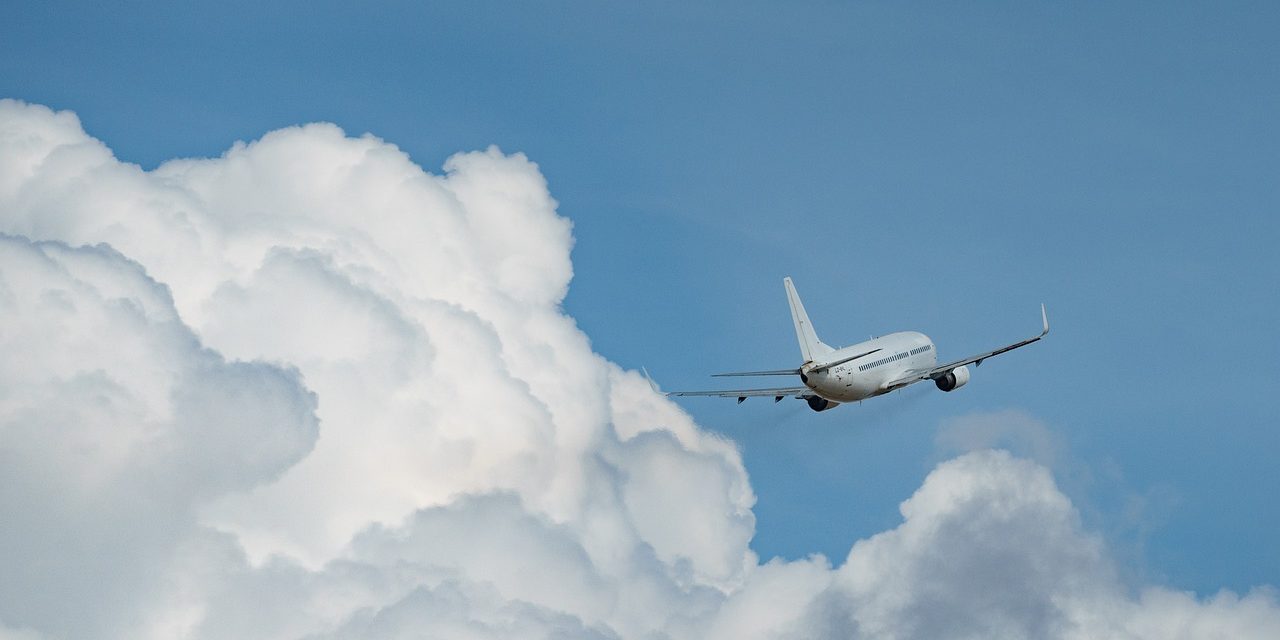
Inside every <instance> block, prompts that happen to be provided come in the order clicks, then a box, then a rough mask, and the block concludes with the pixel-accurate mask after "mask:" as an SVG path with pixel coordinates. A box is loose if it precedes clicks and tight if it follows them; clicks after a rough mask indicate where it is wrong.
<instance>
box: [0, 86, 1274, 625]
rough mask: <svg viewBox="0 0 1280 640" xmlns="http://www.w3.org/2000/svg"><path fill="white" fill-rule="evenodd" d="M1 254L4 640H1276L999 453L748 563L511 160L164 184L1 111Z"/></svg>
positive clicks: (542, 201) (715, 459) (737, 488)
mask: <svg viewBox="0 0 1280 640" xmlns="http://www.w3.org/2000/svg"><path fill="white" fill-rule="evenodd" d="M0 233H4V234H6V235H5V236H3V237H2V238H0V311H3V313H2V314H0V508H2V512H3V513H4V514H5V518H4V523H3V525H0V637H7V636H12V637H23V638H25V637H53V638H63V637H66V638H80V637H130V638H139V637H163V638H170V637H197V638H247V637H261V638H299V637H313V638H360V637H379V638H383V637H390V638H395V637H424V636H426V637H459V638H499V637H502V638H508V637H531V638H544V637H545V638H551V637H555V638H564V637H581V638H661V637H670V638H707V637H710V638H731V637H732V638H743V637H760V638H766V637H814V638H822V637H897V638H914V637H921V638H923V637H993V636H995V637H1107V636H1110V637H1135V638H1142V637H1152V638H1155V637H1161V638H1165V637H1177V636H1176V633H1174V632H1175V631H1176V632H1183V633H1187V634H1190V635H1188V636H1187V637H1210V636H1211V635H1212V634H1213V633H1216V632H1217V631H1218V630H1221V629H1230V630H1232V632H1233V633H1232V637H1248V636H1250V635H1253V636H1256V637H1266V636H1268V635H1270V636H1274V635H1275V634H1276V633H1277V632H1278V631H1280V607H1278V606H1277V603H1276V595H1275V593H1274V592H1273V591H1271V590H1269V589H1265V588H1264V589H1258V590H1255V591H1252V592H1250V593H1249V594H1247V595H1245V596H1243V597H1241V596H1237V595H1235V594H1231V593H1229V592H1224V593H1222V594H1219V595H1217V596H1214V597H1213V598H1210V599H1208V600H1198V599H1196V598H1194V597H1192V596H1189V595H1185V594H1180V593H1175V592H1170V591H1167V590H1163V589H1160V588H1150V589H1146V590H1143V591H1140V592H1138V593H1133V592H1131V590H1130V589H1129V588H1128V587H1126V586H1125V585H1122V584H1121V583H1120V581H1119V580H1118V579H1117V578H1116V577H1115V575H1114V574H1115V571H1114V568H1113V565H1112V561H1111V560H1110V559H1109V556H1108V554H1107V551H1106V549H1105V547H1104V545H1103V544H1102V542H1101V541H1100V540H1099V539H1097V538H1096V537H1095V536H1093V535H1091V534H1089V533H1088V532H1086V531H1084V530H1083V529H1082V528H1081V526H1080V524H1079V519H1078V516H1077V515H1076V511H1075V509H1074V507H1073V506H1072V505H1071V503H1070V501H1069V500H1068V499H1067V498H1066V497H1065V496H1064V495H1063V493H1062V492H1061V491H1059V490H1058V488H1057V486H1056V485H1055V484H1054V481H1053V478H1052V477H1051V475H1050V474H1049V472H1048V471H1047V470H1046V468H1045V467H1043V466H1040V465H1039V464H1037V463H1035V462H1031V461H1027V460H1022V459H1018V458H1015V457H1012V456H1010V455H1009V454H1006V453H1002V452H992V451H989V450H985V449H981V447H979V446H976V445H982V444H984V443H985V444H990V443H989V442H987V441H988V440H990V438H992V437H995V436H998V435H999V434H1000V430H999V429H998V428H996V429H995V430H992V429H990V428H984V427H983V426H982V425H977V426H967V427H965V428H963V429H960V430H957V431H956V433H957V434H958V435H957V436H956V437H957V438H958V440H957V441H956V442H955V443H951V444H952V445H954V446H956V447H958V448H962V449H965V450H968V449H972V448H978V449H979V450H977V451H973V452H971V453H967V454H965V455H962V456H961V457H959V458H956V459H954V460H950V461H948V462H944V463H943V464H942V465H940V466H939V467H938V468H937V469H936V470H935V471H934V472H933V473H932V474H930V476H929V478H928V479H927V480H926V481H925V483H924V485H923V486H922V487H921V489H920V490H919V491H918V492H917V493H916V494H915V495H914V496H912V497H911V498H910V499H908V500H907V501H906V502H904V503H903V507H902V511H903V518H904V519H903V523H902V524H901V525H900V526H899V527H897V528H896V529H893V530H891V531H887V532H884V533H882V534H879V535H877V536H874V537H872V538H870V539H868V540H863V541H859V542H857V543H856V544H853V546H852V549H851V551H850V554H849V556H848V558H846V559H844V561H843V562H842V563H839V564H838V566H832V563H830V562H829V561H828V560H827V559H825V558H822V557H820V556H815V557H813V558H809V559H806V560H800V561H794V562H784V561H780V560H772V561H769V562H765V563H763V564H762V563H760V562H759V559H758V558H757V557H756V556H755V554H754V553H752V552H751V550H750V548H749V546H748V544H749V541H750V538H751V535H752V533H753V531H754V517H753V515H752V512H751V507H752V505H753V503H754V494H753V493H752V490H751V487H750V484H749V482H748V479H747V474H746V472H745V470H744V469H743V466H742V461H741V458H740V456H739V455H738V452H737V450H736V449H735V447H734V445H733V444H732V443H731V442H727V441H725V440H723V439H721V438H719V437H716V436H715V435H713V434H710V433H707V432H705V431H702V430H701V429H699V428H698V427H697V425H695V424H694V423H693V422H692V421H691V420H690V419H689V417H688V416H687V415H686V414H685V413H683V412H682V411H680V409H679V408H678V407H676V406H675V405H673V404H671V403H669V402H667V401H666V400H665V399H664V398H662V397H660V396H658V395H657V394H654V393H653V392H652V391H651V390H650V389H649V387H648V385H647V384H646V383H645V381H644V380H643V378H641V377H640V376H637V375H636V374H635V373H634V372H628V371H624V370H622V369H620V368H619V367H617V366H616V365H614V364H612V363H610V362H608V361H607V360H605V359H604V358H602V357H601V356H599V355H597V354H595V353H594V352H592V350H591V347H590V343H589V340H588V339H587V337H586V336H585V335H583V334H582V332H581V331H579V330H578V329H577V327H576V325H575V324H574V322H573V320H572V318H570V317H568V316H566V315H565V314H564V312H563V311H562V309H561V308H560V306H559V304H560V301H561V300H562V299H563V297H564V295H565V293H566V291H567V288H568V285H569V281H570V278H571V276H572V266H571V264H570V261H569V252H570V249H571V247H572V242H573V238H572V235H571V228H570V224H569V222H568V221H567V220H565V219H564V218H562V217H560V216H559V215H558V214H557V213H556V203H555V201H554V200H553V199H552V197H551V196H550V193H549V191H548V188H547V185H546V183H545V180H544V179H543V178H542V176H541V174H540V173H539V171H538V169H537V166H536V165H534V164H533V163H532V162H530V161H529V160H528V159H527V158H525V157H524V156H523V155H520V154H514V155H508V154H504V153H502V152H500V151H498V150H497V149H489V150H486V151H483V152H475V153H463V154H459V155H457V156H454V157H453V158H451V159H449V160H448V162H446V164H445V166H444V171H443V173H441V174H439V175H434V174H431V173H427V172H426V171H423V170H422V169H421V168H420V167H418V166H417V165H415V164H414V163H413V162H412V161H411V160H410V159H409V158H408V157H407V156H406V155H405V154H404V153H403V152H401V151H400V150H398V149H397V148H395V147H394V146H393V145H391V144H389V143H387V142H385V141H382V140H379V139H377V138H375V137H373V136H368V135H366V136H362V137H359V138H353V137H349V136H347V135H346V134H345V133H343V132H342V131H341V130H340V129H338V128H337V127H335V126H333V125H327V124H313V125H306V126H302V127H294V128H289V129H283V130H280V131H275V132H272V133H269V134H267V135H266V136H264V137H262V138H261V139H260V140H257V141H254V142H251V143H247V144H246V143H237V144H235V145H234V146H233V147H231V149H230V150H228V151H227V152H226V153H225V154H223V155H222V156H221V157H218V158H211V159H192V160H174V161H171V162H168V163H166V164H164V165H162V166H160V167H158V168H157V169H155V170H154V171H143V170H141V169H140V168H138V167H136V166H134V165H130V164H127V163H123V162H120V161H119V160H117V159H116V158H114V157H113V155H112V153H111V151H110V150H109V149H108V148H107V147H106V146H105V145H103V144H102V143H101V142H99V141H97V140H95V139H93V138H91V137H90V136H88V135H87V134H86V133H85V132H84V131H83V130H82V129H81V127H80V124H79V121H78V120H77V118H76V117H75V116H74V114H71V113H68V112H60V113H59V112H53V111H51V110H49V109H47V108H45V107H41V106H38V105H29V104H24V103H20V102H16V101H3V102H0ZM961 432H963V433H961ZM1032 448H1033V449H1035V447H1032ZM69 612H74V613H69Z"/></svg>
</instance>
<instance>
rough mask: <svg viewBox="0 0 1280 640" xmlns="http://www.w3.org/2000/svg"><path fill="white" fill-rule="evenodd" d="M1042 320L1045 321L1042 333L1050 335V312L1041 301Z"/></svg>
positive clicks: (1042, 334)
mask: <svg viewBox="0 0 1280 640" xmlns="http://www.w3.org/2000/svg"><path fill="white" fill-rule="evenodd" d="M1040 320H1041V321H1043V322H1044V331H1042V332H1041V333H1040V335H1041V336H1046V335H1049V312H1047V311H1045V309H1044V303H1043V302H1041V303H1040Z"/></svg>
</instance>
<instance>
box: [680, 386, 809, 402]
mask: <svg viewBox="0 0 1280 640" xmlns="http://www.w3.org/2000/svg"><path fill="white" fill-rule="evenodd" d="M667 395H669V396H712V397H717V398H737V399H738V402H739V403H741V402H742V401H743V400H746V399H747V398H756V397H761V396H764V397H772V398H773V401H774V402H778V401H779V400H782V399H783V398H785V397H787V396H791V397H793V398H805V397H808V396H811V395H813V391H811V390H810V389H809V388H808V387H781V388H777V389H727V390H724V391H670V392H668V393H667Z"/></svg>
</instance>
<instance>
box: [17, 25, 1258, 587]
mask: <svg viewBox="0 0 1280 640" xmlns="http://www.w3.org/2000/svg"><path fill="white" fill-rule="evenodd" d="M3 14H4V18H5V19H3V20H0V96H5V97H14V98H19V99H22V100H26V101H29V102H38V103H42V104H47V105H49V106H51V107H54V108H58V109H71V110H74V111H76V112H77V113H78V114H79V116H80V117H81V119H82V121H83V123H84V126H85V129H86V130H87V131H88V132H89V133H90V134H92V135H94V136H96V137H98V138H100V139H102V140H104V141H105V142H106V143H107V144H108V145H109V146H110V147H111V148H112V149H113V150H114V151H115V153H116V154H117V155H118V156H119V157H120V158H122V159H124V160H127V161H131V162H136V163H139V164H141V165H142V166H143V167H146V168H151V167H154V166H156V165H157V164H158V163H160V162H161V161H163V160H165V159H168V158H172V157H178V156H205V155H216V154H219V153H221V152H222V151H223V150H225V149H226V148H227V147H228V146H229V145H230V143H231V142H232V141H234V140H237V139H244V140H249V139H253V138H256V137H258V136H260V135H262V134H263V133H265V132H267V131H269V130H272V129H275V128H278V127H281V126H286V125H290V124H297V123H302V122H310V121H332V122H335V123H337V124H338V125H340V126H342V127H343V128H344V129H346V130H347V132H348V133H350V134H359V133H362V132H365V131H369V132H372V133H373V134H375V135H378V136H380V137H382V138H385V139H387V140H389V141H391V142H393V143H395V144H397V145H399V146H400V147H401V148H402V149H404V150H405V151H407V152H408V153H409V154H410V155H411V156H412V157H413V158H414V159H415V161H417V162H418V163H420V164H422V165H423V166H424V167H426V168H427V169H428V170H437V169H438V167H439V166H440V164H441V162H442V161H443V160H444V159H445V158H446V157H448V156H449V155H451V154H452V153H454V152H456V151H459V150H470V149H482V148H484V147H486V146H488V145H490V144H495V145H498V146H499V147H501V148H502V149H503V150H504V151H507V152H514V151H521V152H524V153H526V154H528V156H529V157H530V158H531V159H532V160H533V161H535V162H537V163H538V165H539V166H540V168H541V170H542V172H543V174H544V175H545V176H546V177H547V179H548V181H549V183H550V189H551V192H552V194H553V195H554V196H555V197H556V198H557V199H558V200H559V202H560V213H561V214H562V215H565V216H567V217H569V218H570V219H571V220H572V221H573V223H574V234H575V236H576V238H577V244H576V248H575V250H574V253H573V258H574V268H575V277H574V281H573V284H572V286H571V289H570V294H569V297H568V299H567V300H566V303H565V306H566V308H567V310H568V312H569V313H570V314H571V315H572V316H574V317H575V318H576V319H577V321H578V323H579V325H580V326H581V327H582V328H583V329H584V330H585V331H586V333H587V334H588V335H589V336H591V338H592V340H593V344H594V347H595V349H596V350H597V351H598V352H599V353H601V354H603V355H604V356H606V357H608V358H609V359H611V360H614V361H616V362H618V363H620V364H622V365H624V366H628V367H639V366H641V365H645V366H647V367H648V368H649V369H650V371H651V372H652V373H653V374H654V376H655V377H656V378H657V379H658V381H659V382H660V383H661V384H662V385H663V386H665V387H667V388H677V387H680V388H689V387H701V386H706V385H708V384H714V382H715V381H713V380H710V379H708V378H706V377H705V376H704V374H705V373H711V372H714V371H720V370H736V369H743V368H774V367H787V366H792V365H794V364H795V363H796V361H797V358H798V354H797V350H796V346H795V342H794V338H793V334H792V333H791V326H790V322H789V317H788V314H787V310H786V306H785V303H784V299H783V294H782V287H781V279H782V277H783V276H786V275H790V276H792V277H794V278H795V280H796V283H797V286H798V288H799V289H800V292H801V294H802V295H803V297H804V299H805V301H806V304H807V306H808V308H809V312H810V315H811V316H812V317H813V319H814V322H815V324H816V326H817V327H818V329H819V332H820V334H821V335H822V337H823V339H824V340H826V341H828V342H830V343H833V344H843V343H851V342H855V341H858V340H861V339H864V338H865V337H867V336H868V335H869V334H881V333H887V332H890V331H894V330H899V329H914V330H919V331H923V332H925V333H927V334H928V335H930V336H931V337H932V338H933V339H934V340H935V342H936V343H938V345H939V346H940V355H941V356H942V357H947V356H959V355H964V354H966V353H968V352H971V351H976V350H980V349H985V348H987V347H990V346H995V345H999V344H1003V343H1005V342H1008V341H1010V340H1012V339H1015V338H1020V337H1022V336H1023V335H1024V334H1028V333H1033V332H1034V331H1035V330H1036V328H1037V322H1038V317H1037V309H1036V306H1037V304H1038V303H1040V302H1042V301H1043V302H1045V303H1047V304H1048V306H1049V311H1050V317H1051V320H1052V322H1053V324H1054V333H1053V334H1052V335H1051V337H1050V339H1049V340H1046V341H1045V342H1043V343H1041V344H1038V345H1036V346H1033V347H1030V348H1028V349H1026V350H1022V351H1019V352H1017V353H1015V354H1011V355H1009V356H1006V357H1002V358H1000V359H998V360H993V361H991V362H989V363H988V364H987V365H985V366H984V367H982V368H981V369H979V370H977V371H976V372H975V376H974V380H973V382H971V384H970V385H969V386H968V387H966V388H965V389H964V390H962V391H960V392H957V393H954V394H947V395H943V394H940V393H938V392H936V391H934V390H932V389H924V388H917V389H912V390H910V391H907V392H903V393H901V394H898V395H896V396H892V397H889V398H884V399H881V400H878V401H876V403H868V404H866V405H864V406H862V407H845V408H841V409H839V410H837V411H835V412H830V413H826V414H813V413H811V412H809V411H808V410H807V409H805V408H804V407H803V406H802V405H800V403H795V402H784V403H782V404H780V405H777V406H775V405H772V404H770V403H768V402H767V401H755V402H748V403H747V404H745V405H743V406H736V405H734V403H733V402H732V401H726V402H718V401H716V400H709V399H708V400H697V399H694V400H689V401H687V402H684V403H683V406H685V407H686V409H687V410H688V411H689V412H690V413H691V414H692V415H693V416H694V417H695V418H696V419H697V420H698V422H699V423H700V424H702V425H703V426H704V427H707V428H710V429H714V430H716V431H719V432H721V433H724V434H725V435H727V436H728V437H730V438H733V439H734V440H735V441H737V442H738V443H739V444H740V446H741V448H742V451H743V455H744V458H745V461H746V465H747V469H748V471H749V472H750V474H751V478H752V484H753V487H754V489H755V491H756V492H757V494H758V496H759V502H758V503H757V505H756V508H755V513H756V516H757V519H758V520H757V535H756V539H755V541H754V543H753V546H754V548H755V549H756V550H757V551H758V552H759V553H760V554H761V555H763V556H765V557H769V556H772V555H782V556H785V557H788V558H795V557H802V556H804V555H805V554H807V553H810V552H822V553H825V554H827V555H828V556H830V557H832V558H837V559H838V558H843V557H844V555H845V554H846V553H847V551H848V546H849V544H850V543H851V542H852V541H853V540H856V539H859V538H862V537H865V536H867V535H870V534H873V533H875V532H878V531H882V530H885V529H886V528H889V527H892V526H893V525H894V524H895V523H896V522H898V521H899V519H900V516H899V514H898V513H897V505H898V503H899V502H901V501H902V500H903V499H905V498H906V497H908V496H909V495H910V493H911V492H912V491H913V490H914V489H915V488H916V487H918V486H919V485H920V482H921V480H922V479H923V478H924V476H925V474H926V473H928V471H929V470H930V469H931V468H932V467H933V466H934V465H935V464H936V463H937V462H938V461H939V460H940V459H942V458H944V457H945V456H946V455H947V453H948V452H947V451H945V450H943V449H942V448H940V447H939V445H937V444H936V443H935V438H936V436H937V433H938V431H939V428H940V425H942V424H945V423H947V422H948V421H949V420H953V419H955V418H956V417H958V416H964V415H969V414H973V413H975V412H992V411H1001V410H1006V409H1017V410H1021V411H1023V412H1025V413H1026V414H1027V415H1030V416H1033V417H1034V418H1035V419H1037V420H1039V421H1041V422H1043V424H1044V425H1046V426H1047V427H1048V429H1049V430H1050V431H1051V433H1052V434H1053V437H1054V438H1055V439H1056V441H1057V443H1058V444H1057V448H1056V451H1057V454H1056V456H1055V458H1054V460H1055V462H1054V470H1055V473H1056V474H1057V477H1058V481H1059V483H1060V484H1061V485H1062V487H1063V489H1064V490H1065V491H1066V492H1067V493H1068V495H1070V496H1071V497H1072V499H1073V500H1074V501H1075V502H1076V503H1077V505H1079V506H1080V507H1081V510H1082V513H1083V515H1084V517H1085V520H1086V522H1087V524H1088V525H1089V526H1090V527H1091V528H1093V529H1095V530H1097V531H1099V532H1101V533H1102V535H1103V536H1104V537H1106V539H1107V541H1108V542H1109V543H1110V544H1111V545H1112V546H1113V547H1114V548H1115V549H1117V550H1118V553H1119V554H1120V555H1121V557H1123V558H1125V559H1126V562H1125V565H1126V567H1127V568H1128V569H1129V570H1131V571H1133V572H1134V573H1135V574H1138V575H1139V576H1141V577H1143V578H1145V579H1154V580H1158V581H1161V582H1164V583H1167V584H1169V585H1171V586H1175V587H1179V588H1185V589H1194V590H1197V591H1200V592H1201V593H1206V592H1212V591H1214V590H1216V589H1217V588H1219V587H1229V588H1233V589H1236V590H1242V589H1246V588H1248V587H1249V586H1252V585H1256V584H1261V583H1270V584H1280V547H1277V546H1276V545H1275V544H1274V540H1273V538H1274V532H1275V531H1277V530H1280V510H1278V509H1277V508H1276V507H1275V502H1276V498H1275V496H1276V495H1278V494H1280V470H1277V465H1276V462H1275V460H1276V454H1277V452H1278V451H1280V431H1278V430H1277V428H1278V427H1280V424H1278V422H1280V421H1278V420H1277V416H1280V400H1278V399H1277V398H1280V396H1278V395H1277V394H1276V393H1275V391H1274V390H1275V389H1276V388H1277V385H1280V364H1278V363H1280V341H1277V339H1276V337H1275V333H1274V327H1275V325H1276V322H1277V320H1278V319H1280V298H1278V297H1277V295H1276V282H1277V281H1280V257H1277V255H1276V253H1275V251H1276V246H1277V243H1278V241H1280V222H1277V221H1276V215H1277V213H1280V211H1278V210H1277V209H1278V207H1277V204H1280V193H1278V187H1277V181H1276V176H1277V175H1278V173H1280V172H1278V169H1280V125H1277V120H1276V116H1275V114H1276V113H1277V111H1278V107H1280V76H1277V74H1276V73H1275V70H1276V69H1277V68H1280V48H1278V47H1277V46H1276V44H1275V43H1274V34H1275V29H1276V26H1277V25H1280V10H1277V9H1276V7H1275V6H1274V5H1271V4H1265V3H1257V4H1250V3H1233V4H1230V5H1229V6H1224V5H1222V4H1218V3H1203V4H1190V3H1176V4H1174V5H1171V6H1163V7H1160V8H1159V9H1156V8H1152V7H1149V6H1145V5H1134V6H1125V7H1117V6H1113V5H1111V4H1109V3H1089V4H1074V3H1073V4H1027V3H1010V4H1008V5H1003V4H989V5H984V6H982V7H976V8H975V7H970V6H964V7H961V6H957V5H954V4H950V3H946V4H936V5H920V6H915V7H911V8H907V7H901V6H897V5H895V4H889V3H885V4H869V5H868V4H860V5H852V6H848V5H844V4H838V3H786V4H781V3H779V4H768V3H733V4H723V5H716V4H705V5H699V6H696V7H689V6H686V5H685V4H684V3H670V4H660V3H649V4H647V5H646V6H644V7H643V8H642V7H639V6H625V5H620V4H619V5H609V6H601V5H598V4H596V3H550V4H541V5H534V4H528V5H525V4H520V3H511V4H505V3H468V4H465V5H455V6H448V7H446V6H433V7H432V6H429V7H420V6H418V4H417V3H391V4H389V5H384V6H382V7H379V8H377V9H370V8H367V7H363V6H359V7H356V6H348V5H347V4H345V3H296V4H291V3H236V2H232V3H222V4H219V5H213V4H208V5H204V4H201V5H195V4H187V3H131V4H130V5H128V7H127V8H125V9H120V8H117V7H108V6H105V5H101V4H97V3H83V4H77V3H44V4H31V5H26V6H22V7H16V6H9V7H6V9H5V10H4V11H3ZM1009 444H1010V446H1014V447H1015V449H1016V447H1017V443H1016V442H1011V443H1009Z"/></svg>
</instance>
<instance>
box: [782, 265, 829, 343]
mask: <svg viewBox="0 0 1280 640" xmlns="http://www.w3.org/2000/svg"><path fill="white" fill-rule="evenodd" d="M782 284H783V285H785V286H786V288H787V302H788V303H789V304H790V305H791V321H792V322H794V323H795V325H796V339H797V340H799V341H800V354H801V355H803V356H804V361H805V362H812V361H814V360H815V359H817V358H820V357H822V356H824V355H826V354H828V353H831V352H832V351H835V349H832V348H831V347H828V346H827V345H825V344H823V342H822V341H821V340H819V339H818V334H817V333H815V332H814V331H813V323H812V322H809V314H807V313H805V311H804V304H803V303H802V302H800V294H798V293H796V286H795V285H794V284H791V278H790V277H787V278H783V279H782Z"/></svg>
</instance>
